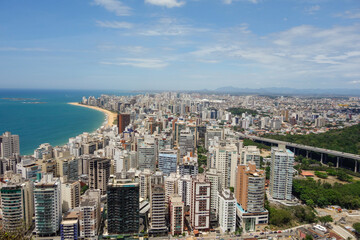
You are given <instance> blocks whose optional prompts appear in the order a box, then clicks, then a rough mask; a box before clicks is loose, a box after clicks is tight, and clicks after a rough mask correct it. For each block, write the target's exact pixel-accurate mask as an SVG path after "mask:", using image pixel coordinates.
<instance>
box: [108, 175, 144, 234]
mask: <svg viewBox="0 0 360 240" xmlns="http://www.w3.org/2000/svg"><path fill="white" fill-rule="evenodd" d="M107 207H108V232H109V234H120V233H138V232H139V183H137V182H134V180H133V179H131V178H126V174H125V173H121V174H117V175H116V176H114V175H112V176H111V177H110V180H109V184H108V188H107Z"/></svg>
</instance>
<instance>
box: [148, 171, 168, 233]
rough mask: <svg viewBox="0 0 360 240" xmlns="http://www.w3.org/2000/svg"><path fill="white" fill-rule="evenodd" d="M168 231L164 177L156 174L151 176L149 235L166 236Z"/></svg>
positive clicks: (158, 173)
mask: <svg viewBox="0 0 360 240" xmlns="http://www.w3.org/2000/svg"><path fill="white" fill-rule="evenodd" d="M167 231H168V229H167V226H166V220H165V186H164V175H163V174H162V172H155V173H154V174H153V175H152V176H151V187H150V229H149V233H151V234H164V233H166V232H167Z"/></svg>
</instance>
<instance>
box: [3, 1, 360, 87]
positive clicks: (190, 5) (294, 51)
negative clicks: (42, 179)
mask: <svg viewBox="0 0 360 240" xmlns="http://www.w3.org/2000/svg"><path fill="white" fill-rule="evenodd" d="M223 86H234V87H240V88H261V87H292V88H351V89H354V88H359V90H360V1H359V0H61V1H55V0H36V1H29V0H23V1H20V0H11V1H0V88H60V89H117V90H144V89H145V90H146V89H151V90H156V89H159V90H196V89H215V88H218V87H223Z"/></svg>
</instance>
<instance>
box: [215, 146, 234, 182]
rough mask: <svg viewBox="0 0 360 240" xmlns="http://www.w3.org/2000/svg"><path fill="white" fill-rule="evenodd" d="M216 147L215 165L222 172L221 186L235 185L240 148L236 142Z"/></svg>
mask: <svg viewBox="0 0 360 240" xmlns="http://www.w3.org/2000/svg"><path fill="white" fill-rule="evenodd" d="M221 145H223V143H220V145H219V146H218V147H216V148H215V157H214V161H215V163H214V165H215V168H216V169H217V170H218V171H220V172H221V186H222V187H223V188H228V187H234V186H235V184H236V166H237V162H238V149H237V147H236V145H235V144H231V145H225V146H224V145H223V146H221Z"/></svg>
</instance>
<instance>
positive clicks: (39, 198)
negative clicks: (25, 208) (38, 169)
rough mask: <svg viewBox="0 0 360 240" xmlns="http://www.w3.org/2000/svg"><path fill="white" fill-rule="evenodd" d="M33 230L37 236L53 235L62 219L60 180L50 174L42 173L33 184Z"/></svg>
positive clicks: (57, 230)
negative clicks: (38, 179)
mask: <svg viewBox="0 0 360 240" xmlns="http://www.w3.org/2000/svg"><path fill="white" fill-rule="evenodd" d="M34 199H35V231H36V235H38V236H54V235H57V234H58V232H59V229H60V223H61V219H62V206H61V182H60V181H59V179H58V178H53V175H52V174H44V176H43V177H42V179H41V181H40V182H39V183H36V184H35V190H34Z"/></svg>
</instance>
